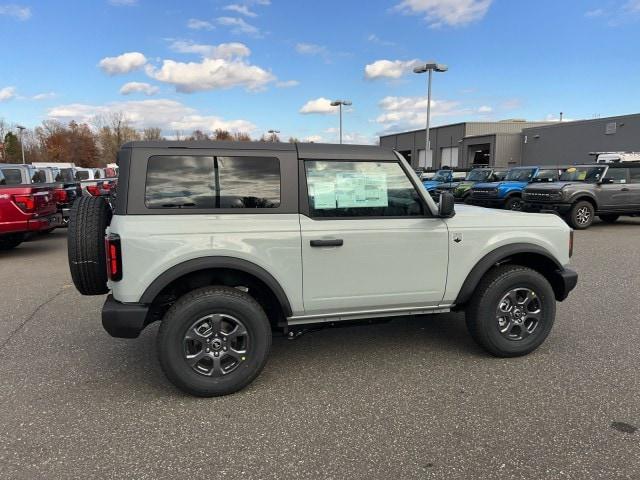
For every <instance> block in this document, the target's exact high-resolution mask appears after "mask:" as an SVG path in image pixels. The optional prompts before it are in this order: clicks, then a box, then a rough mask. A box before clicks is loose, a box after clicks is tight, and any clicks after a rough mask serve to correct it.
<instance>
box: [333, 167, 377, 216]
mask: <svg viewBox="0 0 640 480" xmlns="http://www.w3.org/2000/svg"><path fill="white" fill-rule="evenodd" d="M336 200H337V204H338V208H363V207H387V206H388V205H389V199H388V196H387V176H386V174H384V173H369V174H365V173H359V172H346V173H338V174H337V175H336Z"/></svg>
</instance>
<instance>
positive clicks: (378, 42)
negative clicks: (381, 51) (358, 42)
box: [367, 33, 396, 47]
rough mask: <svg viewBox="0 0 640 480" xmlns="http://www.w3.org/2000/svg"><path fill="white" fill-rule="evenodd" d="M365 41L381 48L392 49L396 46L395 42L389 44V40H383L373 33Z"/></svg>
mask: <svg viewBox="0 0 640 480" xmlns="http://www.w3.org/2000/svg"><path fill="white" fill-rule="evenodd" d="M367 40H368V41H370V42H371V43H375V44H376V45H381V46H383V47H393V46H395V45H396V43H395V42H390V41H389V40H383V39H381V38H380V37H378V36H377V35H376V34H375V33H372V34H371V35H369V36H368V37H367Z"/></svg>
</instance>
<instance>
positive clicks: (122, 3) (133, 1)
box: [109, 0, 138, 7]
mask: <svg viewBox="0 0 640 480" xmlns="http://www.w3.org/2000/svg"><path fill="white" fill-rule="evenodd" d="M109 3H110V4H111V5H113V6H114V7H135V6H136V5H138V0H109Z"/></svg>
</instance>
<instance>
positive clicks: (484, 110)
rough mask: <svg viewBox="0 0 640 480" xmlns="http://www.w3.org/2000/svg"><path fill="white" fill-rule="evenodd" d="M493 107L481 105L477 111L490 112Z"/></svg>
mask: <svg viewBox="0 0 640 480" xmlns="http://www.w3.org/2000/svg"><path fill="white" fill-rule="evenodd" d="M491 112H493V108H492V107H490V106H488V105H482V106H480V107H479V108H478V113H491Z"/></svg>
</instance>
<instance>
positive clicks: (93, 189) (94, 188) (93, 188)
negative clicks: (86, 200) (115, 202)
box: [87, 185, 100, 197]
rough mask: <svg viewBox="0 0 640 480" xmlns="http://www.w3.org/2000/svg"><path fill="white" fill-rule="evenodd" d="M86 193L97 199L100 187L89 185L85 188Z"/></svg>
mask: <svg viewBox="0 0 640 480" xmlns="http://www.w3.org/2000/svg"><path fill="white" fill-rule="evenodd" d="M87 192H89V193H90V194H91V195H93V196H94V197H99V196H100V187H98V186H97V185H89V186H88V187H87Z"/></svg>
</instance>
